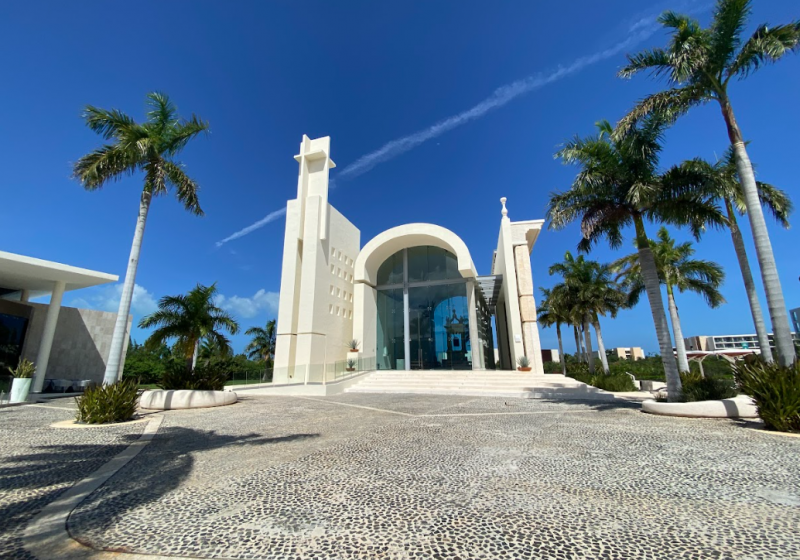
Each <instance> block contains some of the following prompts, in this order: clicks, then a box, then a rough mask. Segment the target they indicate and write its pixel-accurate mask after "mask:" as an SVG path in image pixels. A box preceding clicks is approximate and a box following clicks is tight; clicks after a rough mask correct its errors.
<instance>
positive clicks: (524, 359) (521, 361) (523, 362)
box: [517, 356, 531, 368]
mask: <svg viewBox="0 0 800 560" xmlns="http://www.w3.org/2000/svg"><path fill="white" fill-rule="evenodd" d="M517 365H518V366H519V367H520V368H529V367H531V361H530V359H529V358H528V356H520V357H519V358H517Z"/></svg>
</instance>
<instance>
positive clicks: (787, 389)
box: [733, 362, 800, 432]
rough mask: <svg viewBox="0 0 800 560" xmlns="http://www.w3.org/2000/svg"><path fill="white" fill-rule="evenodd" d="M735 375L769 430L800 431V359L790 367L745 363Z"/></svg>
mask: <svg viewBox="0 0 800 560" xmlns="http://www.w3.org/2000/svg"><path fill="white" fill-rule="evenodd" d="M733 374H734V377H735V378H736V383H737V384H738V385H739V388H740V389H741V390H742V392H744V393H745V394H747V395H750V396H751V397H753V400H754V401H755V403H756V407H757V408H758V415H759V416H760V417H761V419H762V420H763V421H764V424H766V427H767V429H768V430H777V431H780V432H800V362H796V363H795V364H794V365H793V366H790V367H782V366H780V365H778V364H765V363H760V362H753V363H742V364H737V365H735V366H734V367H733Z"/></svg>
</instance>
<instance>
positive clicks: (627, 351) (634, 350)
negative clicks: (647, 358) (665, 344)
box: [594, 346, 644, 361]
mask: <svg viewBox="0 0 800 560" xmlns="http://www.w3.org/2000/svg"><path fill="white" fill-rule="evenodd" d="M606 356H616V357H617V358H619V359H620V360H633V361H636V360H644V350H642V349H641V348H640V347H639V346H633V347H629V348H623V347H619V348H606ZM594 357H595V358H600V353H599V352H597V351H595V352H594Z"/></svg>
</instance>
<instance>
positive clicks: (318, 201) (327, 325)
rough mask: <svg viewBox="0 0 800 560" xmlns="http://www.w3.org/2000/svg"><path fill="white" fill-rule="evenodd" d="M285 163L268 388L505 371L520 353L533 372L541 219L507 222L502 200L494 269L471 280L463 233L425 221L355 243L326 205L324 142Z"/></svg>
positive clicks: (355, 234) (357, 235)
mask: <svg viewBox="0 0 800 560" xmlns="http://www.w3.org/2000/svg"><path fill="white" fill-rule="evenodd" d="M295 159H296V160H297V161H298V163H299V166H300V172H299V177H298V181H297V198H296V199H294V200H290V201H288V203H287V206H286V236H285V239H284V246H283V269H282V272H281V291H280V304H279V311H278V334H277V348H276V353H275V365H274V372H273V382H274V383H276V384H294V383H320V382H321V383H325V382H332V381H335V380H337V379H340V378H342V377H344V376H347V375H351V373H350V372H349V371H348V370H353V369H355V370H356V371H359V372H361V371H374V370H466V369H473V370H494V369H498V370H513V369H515V368H516V364H517V360H518V358H520V357H522V356H527V357H528V358H529V360H530V362H531V366H532V368H533V373H534V374H536V373H538V374H542V373H543V371H542V359H541V349H540V344H539V330H538V325H537V323H536V304H535V301H534V296H533V279H532V275H531V261H530V254H531V250H532V249H533V246H534V243H535V242H536V238H537V237H538V235H539V232H540V230H541V228H542V225H543V224H544V221H543V220H528V221H521V222H513V221H511V219H510V218H509V217H508V211H507V210H506V206H505V202H506V199H505V198H503V199H501V202H502V210H501V220H500V231H499V235H498V240H497V250H496V251H495V252H494V256H493V258H492V269H491V271H490V273H489V274H488V275H486V276H479V275H478V271H477V270H476V268H475V264H474V263H473V261H472V257H471V256H470V253H469V249H468V248H467V246H466V245H465V244H464V242H463V241H462V240H461V238H460V237H458V235H457V234H456V233H454V232H452V231H450V230H447V229H445V228H443V227H440V226H437V225H434V224H419V223H417V224H406V225H402V226H399V227H394V228H391V229H389V230H387V231H384V232H383V233H380V234H379V235H377V236H376V237H374V238H373V239H371V240H369V241H368V242H367V243H366V244H364V245H363V246H362V240H361V232H360V231H359V230H358V228H357V227H356V226H355V225H353V224H352V223H351V222H350V221H349V220H348V219H347V218H345V217H344V216H343V215H342V214H341V213H340V212H339V211H338V210H336V208H334V207H333V206H331V205H330V204H329V203H328V175H329V172H330V170H331V169H332V168H333V167H335V164H334V163H333V160H331V157H330V137H325V138H317V139H314V140H311V139H309V138H308V137H307V136H303V141H302V143H301V144H300V153H299V154H298V155H296V156H295ZM493 319H494V320H493ZM495 331H496V332H495ZM353 339H355V340H357V341H358V342H359V352H358V354H357V355H355V354H348V343H349V341H351V340H353ZM348 357H350V358H351V359H353V358H357V360H353V361H355V362H356V364H355V365H354V364H353V362H352V361H351V362H350V364H348Z"/></svg>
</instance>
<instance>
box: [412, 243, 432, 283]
mask: <svg viewBox="0 0 800 560" xmlns="http://www.w3.org/2000/svg"><path fill="white" fill-rule="evenodd" d="M427 279H428V247H410V248H409V249H408V281H409V282H424V281H425V280H427Z"/></svg>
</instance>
